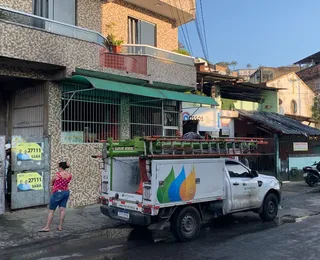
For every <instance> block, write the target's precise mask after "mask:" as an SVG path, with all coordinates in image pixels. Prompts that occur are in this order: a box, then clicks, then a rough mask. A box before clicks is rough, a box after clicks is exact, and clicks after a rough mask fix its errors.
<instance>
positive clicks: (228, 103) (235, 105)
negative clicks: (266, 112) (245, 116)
mask: <svg viewBox="0 0 320 260" xmlns="http://www.w3.org/2000/svg"><path fill="white" fill-rule="evenodd" d="M221 100H222V105H221V109H222V110H232V109H243V110H248V111H252V110H258V106H259V104H258V103H256V102H249V101H240V100H232V99H226V98H222V99H221Z"/></svg>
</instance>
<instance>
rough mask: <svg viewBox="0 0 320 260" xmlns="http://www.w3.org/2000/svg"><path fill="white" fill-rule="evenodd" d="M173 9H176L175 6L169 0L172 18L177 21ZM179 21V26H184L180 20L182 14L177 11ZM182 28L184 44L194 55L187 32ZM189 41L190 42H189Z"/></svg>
mask: <svg viewBox="0 0 320 260" xmlns="http://www.w3.org/2000/svg"><path fill="white" fill-rule="evenodd" d="M173 7H176V6H175V5H174V4H172V2H171V0H169V9H170V12H171V18H172V19H173V20H175V14H174V10H173ZM177 19H178V21H179V24H182V22H181V19H180V14H179V12H178V11H177ZM180 28H181V31H182V37H183V39H184V44H185V47H186V48H187V50H188V51H190V53H192V50H191V49H192V47H191V43H190V39H188V38H187V36H186V32H185V30H184V27H183V26H180V27H179V29H180ZM188 40H189V41H188Z"/></svg>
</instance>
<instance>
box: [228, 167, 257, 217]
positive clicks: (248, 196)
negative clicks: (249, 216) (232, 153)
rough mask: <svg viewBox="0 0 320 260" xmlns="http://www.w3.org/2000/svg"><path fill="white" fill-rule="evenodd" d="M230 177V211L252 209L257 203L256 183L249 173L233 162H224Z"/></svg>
mask: <svg viewBox="0 0 320 260" xmlns="http://www.w3.org/2000/svg"><path fill="white" fill-rule="evenodd" d="M226 167H227V171H228V173H229V176H230V185H231V187H230V190H231V210H232V211H237V210H242V209H246V208H252V207H255V205H257V202H258V199H259V197H258V182H257V180H256V178H252V177H251V176H250V171H249V170H248V169H247V168H246V167H244V166H243V165H242V164H240V163H238V162H235V161H226Z"/></svg>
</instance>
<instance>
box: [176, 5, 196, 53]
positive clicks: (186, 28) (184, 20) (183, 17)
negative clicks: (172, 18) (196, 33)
mask: <svg viewBox="0 0 320 260" xmlns="http://www.w3.org/2000/svg"><path fill="white" fill-rule="evenodd" d="M179 4H180V9H181V10H182V4H181V0H179ZM177 13H178V10H177ZM182 19H183V21H182V22H183V24H182V25H181V27H183V26H184V27H185V30H186V33H187V40H188V41H189V47H190V50H189V51H190V53H191V55H193V50H192V45H191V41H190V37H189V30H188V26H187V25H186V23H187V22H186V19H185V16H184V13H182Z"/></svg>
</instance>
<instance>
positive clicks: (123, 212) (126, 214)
mask: <svg viewBox="0 0 320 260" xmlns="http://www.w3.org/2000/svg"><path fill="white" fill-rule="evenodd" d="M118 216H119V217H122V218H126V219H129V217H130V215H129V212H126V211H118Z"/></svg>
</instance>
